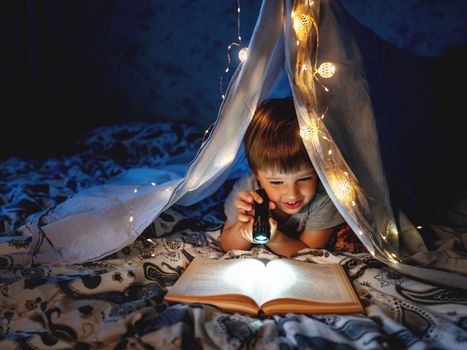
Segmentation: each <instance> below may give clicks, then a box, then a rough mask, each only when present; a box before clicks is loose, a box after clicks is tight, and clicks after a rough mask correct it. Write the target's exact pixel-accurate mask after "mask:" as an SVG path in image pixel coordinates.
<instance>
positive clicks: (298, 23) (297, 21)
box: [293, 14, 311, 38]
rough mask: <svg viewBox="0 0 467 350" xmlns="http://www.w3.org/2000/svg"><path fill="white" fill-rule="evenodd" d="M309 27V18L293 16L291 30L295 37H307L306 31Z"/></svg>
mask: <svg viewBox="0 0 467 350" xmlns="http://www.w3.org/2000/svg"><path fill="white" fill-rule="evenodd" d="M310 27H311V18H310V16H308V15H306V14H301V15H299V16H294V20H293V28H294V30H295V33H296V34H297V36H298V37H299V38H300V37H305V36H307V35H308V31H309V30H310Z"/></svg>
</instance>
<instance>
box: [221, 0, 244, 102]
mask: <svg viewBox="0 0 467 350" xmlns="http://www.w3.org/2000/svg"><path fill="white" fill-rule="evenodd" d="M237 39H238V42H233V43H231V44H230V45H229V46H227V68H226V69H224V73H223V74H222V75H221V76H220V78H219V89H220V91H221V97H222V99H223V100H225V94H224V75H225V74H227V73H228V72H229V71H230V50H231V49H232V47H233V46H240V42H241V41H242V36H241V35H240V0H237ZM242 50H243V49H242ZM240 51H241V50H240ZM239 58H240V61H241V62H242V61H243V60H242V58H241V57H240V53H239ZM245 59H246V56H245Z"/></svg>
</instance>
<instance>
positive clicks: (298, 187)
mask: <svg viewBox="0 0 467 350" xmlns="http://www.w3.org/2000/svg"><path fill="white" fill-rule="evenodd" d="M256 177H257V179H258V181H259V182H260V184H261V186H262V187H263V188H264V190H265V191H266V193H267V194H268V197H269V199H270V200H271V201H273V202H274V203H275V204H276V209H275V210H278V211H279V213H282V214H287V215H292V214H295V213H298V212H299V211H300V209H302V208H303V207H304V206H305V205H307V204H308V203H309V202H310V201H311V200H312V199H313V197H314V195H315V193H316V188H317V186H318V175H317V174H316V171H315V170H314V169H313V168H311V167H310V168H304V169H302V170H300V171H297V172H294V173H287V174H283V173H278V172H275V171H271V170H257V171H256Z"/></svg>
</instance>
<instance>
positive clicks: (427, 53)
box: [0, 0, 467, 217]
mask: <svg viewBox="0 0 467 350" xmlns="http://www.w3.org/2000/svg"><path fill="white" fill-rule="evenodd" d="M341 3H342V4H343V5H344V7H345V9H346V10H347V11H348V12H349V14H350V15H351V16H353V18H354V22H353V26H352V27H353V30H354V31H355V34H356V35H357V39H358V41H359V44H360V46H361V49H362V53H363V56H364V59H365V62H366V67H367V73H368V80H369V84H370V88H371V97H372V100H373V103H374V109H375V117H376V122H377V125H378V130H379V133H380V140H381V150H382V155H383V161H384V164H385V168H386V171H387V174H388V181H389V184H390V188H391V192H392V196H393V199H394V203H395V204H396V205H397V204H398V203H401V205H402V206H405V207H406V210H408V211H409V212H410V211H412V212H413V214H414V216H415V217H416V216H417V214H419V213H421V212H423V213H424V215H438V214H439V210H441V209H440V208H441V207H443V206H444V204H445V203H444V201H447V200H449V195H450V194H451V193H454V192H458V191H459V190H460V191H462V190H465V180H464V179H465V176H464V175H463V172H462V171H461V170H460V169H461V166H462V165H463V164H462V163H463V162H464V160H465V158H466V157H465V150H466V147H465V146H464V141H463V139H464V134H465V131H466V129H465V117H466V114H465V112H464V110H465V109H464V100H465V99H466V97H465V87H464V86H465V82H466V81H467V80H466V78H467V74H466V68H465V65H466V62H467V60H466V58H467V56H466V51H467V50H466V44H467V29H466V18H467V11H466V5H465V1H463V0H462V1H461V0H450V1H442V2H441V1H423V0H411V1H408V0H407V1H403V0H394V1H368V0H366V1H365V0H354V1H350V0H342V1H341ZM240 5H241V10H242V11H241V16H240V24H241V25H240V34H241V36H242V46H247V45H248V39H249V38H250V35H251V33H252V30H253V28H254V24H255V21H256V18H257V15H258V12H259V8H260V5H261V1H260V0H251V1H246V0H245V1H240ZM237 19H238V17H237V1H236V0H229V1H218V0H206V1H188V0H171V1H158V0H138V1H134V0H44V1H38V0H1V1H0V115H1V121H2V128H1V137H0V151H1V154H0V161H1V160H4V159H7V158H9V157H12V156H16V157H21V158H28V159H29V158H42V159H43V158H47V157H54V156H59V155H63V154H67V153H68V154H69V153H73V151H74V149H73V145H74V144H75V141H76V139H77V138H78V137H79V136H80V135H82V134H83V133H84V132H86V131H89V130H92V129H93V128H95V127H96V126H100V125H108V124H113V123H123V122H128V121H150V122H155V121H166V120H172V121H189V122H191V123H193V124H195V125H198V126H200V128H204V129H205V128H207V127H208V126H209V125H210V124H211V123H212V122H213V121H214V120H215V119H216V117H217V113H218V109H219V106H220V102H221V91H220V77H221V76H223V79H224V88H225V87H226V85H227V82H228V79H229V77H230V75H228V74H226V75H224V74H223V72H224V70H225V68H226V67H227V64H228V62H227V46H228V45H229V44H230V43H231V42H233V41H238V39H237V30H238V27H237ZM237 50H238V48H237V47H234V49H233V50H232V52H231V57H232V61H231V65H230V71H231V72H233V71H234V69H235V67H236V66H237V64H238V58H237V52H238V51H237Z"/></svg>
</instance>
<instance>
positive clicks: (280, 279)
mask: <svg viewBox="0 0 467 350" xmlns="http://www.w3.org/2000/svg"><path fill="white" fill-rule="evenodd" d="M266 266H267V267H266V272H265V274H264V275H265V280H264V281H265V282H264V285H263V293H262V296H261V304H263V303H265V302H267V301H269V300H273V299H276V298H298V299H309V300H314V301H317V302H330V301H333V302H351V301H352V300H353V299H352V297H351V296H350V295H349V293H348V290H347V287H346V283H345V281H343V280H342V278H341V277H340V275H339V274H338V272H339V271H338V269H339V268H340V267H339V266H338V265H333V264H310V263H305V262H300V261H293V260H285V259H275V260H271V261H270V262H269V263H268V264H267V265H266Z"/></svg>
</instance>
